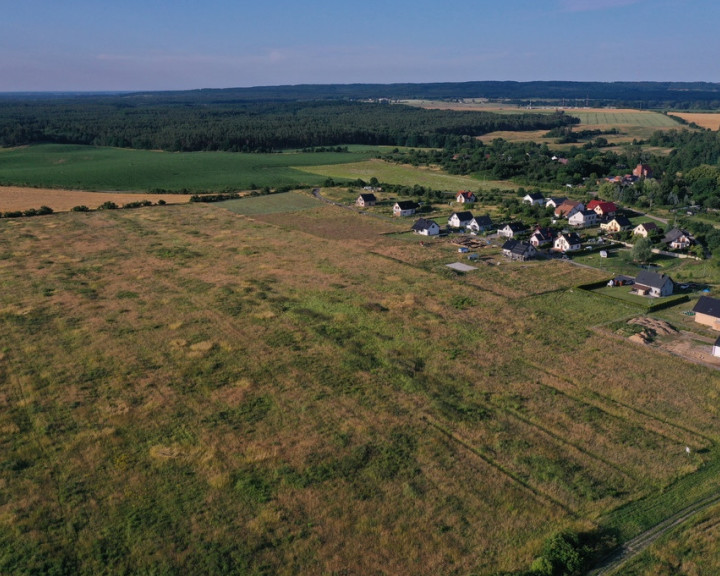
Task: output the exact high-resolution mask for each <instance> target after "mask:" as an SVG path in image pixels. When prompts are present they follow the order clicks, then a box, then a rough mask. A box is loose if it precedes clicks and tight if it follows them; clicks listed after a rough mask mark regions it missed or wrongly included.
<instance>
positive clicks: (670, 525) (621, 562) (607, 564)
mask: <svg viewBox="0 0 720 576" xmlns="http://www.w3.org/2000/svg"><path fill="white" fill-rule="evenodd" d="M718 502H720V494H717V493H716V494H713V495H712V496H708V497H707V498H702V499H700V500H697V501H695V502H693V503H692V504H690V505H689V506H687V507H686V508H683V509H682V510H680V511H679V512H677V513H676V514H673V515H672V516H669V517H668V518H666V519H665V520H663V521H662V522H660V523H658V524H656V525H655V526H653V527H652V528H650V529H649V530H646V531H645V532H643V533H642V534H639V535H637V536H636V537H635V538H633V539H632V540H628V541H627V542H626V543H625V544H624V545H623V546H622V548H620V549H619V550H618V551H617V552H615V553H614V554H613V555H611V556H609V557H608V558H606V559H605V560H604V561H603V562H602V563H601V564H600V566H598V567H597V568H595V569H593V570H591V571H590V572H589V573H588V575H589V576H610V575H611V574H616V573H617V571H618V570H619V569H620V568H622V567H623V566H625V564H627V563H628V562H630V561H631V560H633V559H634V558H635V557H636V556H638V555H640V554H641V553H642V552H644V551H645V550H647V549H648V548H649V547H650V546H651V545H652V544H654V543H655V542H656V541H657V540H658V539H659V538H660V537H662V536H664V535H665V534H667V533H669V532H670V531H672V530H674V529H675V528H677V527H678V526H680V525H682V524H684V523H686V522H687V521H689V520H691V519H692V518H694V517H695V516H697V515H698V514H700V513H701V512H704V511H705V510H707V509H708V508H710V507H711V506H713V505H714V504H717V503H718Z"/></svg>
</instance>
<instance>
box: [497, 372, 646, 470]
mask: <svg viewBox="0 0 720 576" xmlns="http://www.w3.org/2000/svg"><path fill="white" fill-rule="evenodd" d="M541 386H544V385H541ZM546 387H547V388H552V387H551V386H546ZM553 389H554V388H553ZM561 393H562V392H561ZM576 401H577V400H576ZM578 402H579V403H583V404H584V403H585V402H582V401H578ZM502 410H503V412H505V413H506V414H508V415H510V416H513V417H514V418H517V419H518V420H520V421H521V422H524V423H525V424H527V425H528V426H531V427H534V428H536V429H537V430H539V431H540V432H541V433H543V434H545V435H546V436H549V437H550V438H552V439H553V440H555V441H556V442H558V443H559V444H563V445H565V446H569V447H570V448H572V449H574V450H577V451H578V452H580V453H581V454H584V455H585V456H588V457H589V458H592V459H594V460H597V461H598V462H601V463H603V464H604V465H606V466H608V467H610V468H613V469H614V470H615V471H617V472H619V473H620V474H622V475H623V476H627V477H628V478H630V479H632V480H635V481H637V480H639V476H638V475H637V474H635V473H633V472H630V471H629V470H626V469H624V468H622V467H621V466H619V465H618V464H616V463H615V462H612V461H610V460H608V459H607V458H605V457H603V456H601V455H600V454H596V453H595V452H591V451H590V450H588V449H586V448H583V447H582V446H581V445H580V444H577V443H575V442H571V441H570V440H568V439H567V438H564V437H563V436H562V435H561V434H558V433H556V432H553V431H552V430H550V429H549V428H548V427H546V426H543V425H542V424H540V422H538V421H537V420H536V419H535V418H529V417H526V416H523V415H522V414H521V413H519V412H518V411H517V410H513V409H511V408H507V407H503V408H502Z"/></svg>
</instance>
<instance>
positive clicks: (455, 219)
mask: <svg viewBox="0 0 720 576" xmlns="http://www.w3.org/2000/svg"><path fill="white" fill-rule="evenodd" d="M472 219H473V215H472V212H453V213H452V214H451V215H450V218H448V226H450V227H452V228H465V227H467V225H468V224H470V222H472Z"/></svg>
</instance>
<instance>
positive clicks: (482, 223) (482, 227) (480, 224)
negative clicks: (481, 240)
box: [467, 215, 495, 233]
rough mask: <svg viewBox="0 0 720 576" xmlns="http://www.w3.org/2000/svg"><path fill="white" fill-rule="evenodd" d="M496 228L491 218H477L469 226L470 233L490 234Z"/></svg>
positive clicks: (486, 216)
mask: <svg viewBox="0 0 720 576" xmlns="http://www.w3.org/2000/svg"><path fill="white" fill-rule="evenodd" d="M494 227H495V225H494V224H493V222H492V220H491V219H490V216H488V215H485V216H475V218H473V219H472V220H470V223H469V224H468V225H467V229H468V230H469V231H470V232H476V233H477V232H488V231H489V230H492V229H493V228H494Z"/></svg>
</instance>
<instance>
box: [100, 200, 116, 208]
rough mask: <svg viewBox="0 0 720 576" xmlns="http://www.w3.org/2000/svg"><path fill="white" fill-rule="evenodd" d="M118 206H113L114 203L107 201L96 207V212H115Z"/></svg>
mask: <svg viewBox="0 0 720 576" xmlns="http://www.w3.org/2000/svg"><path fill="white" fill-rule="evenodd" d="M117 207H118V205H117V204H115V202H111V201H110V200H108V201H107V202H103V203H102V204H101V205H100V206H98V210H117Z"/></svg>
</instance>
